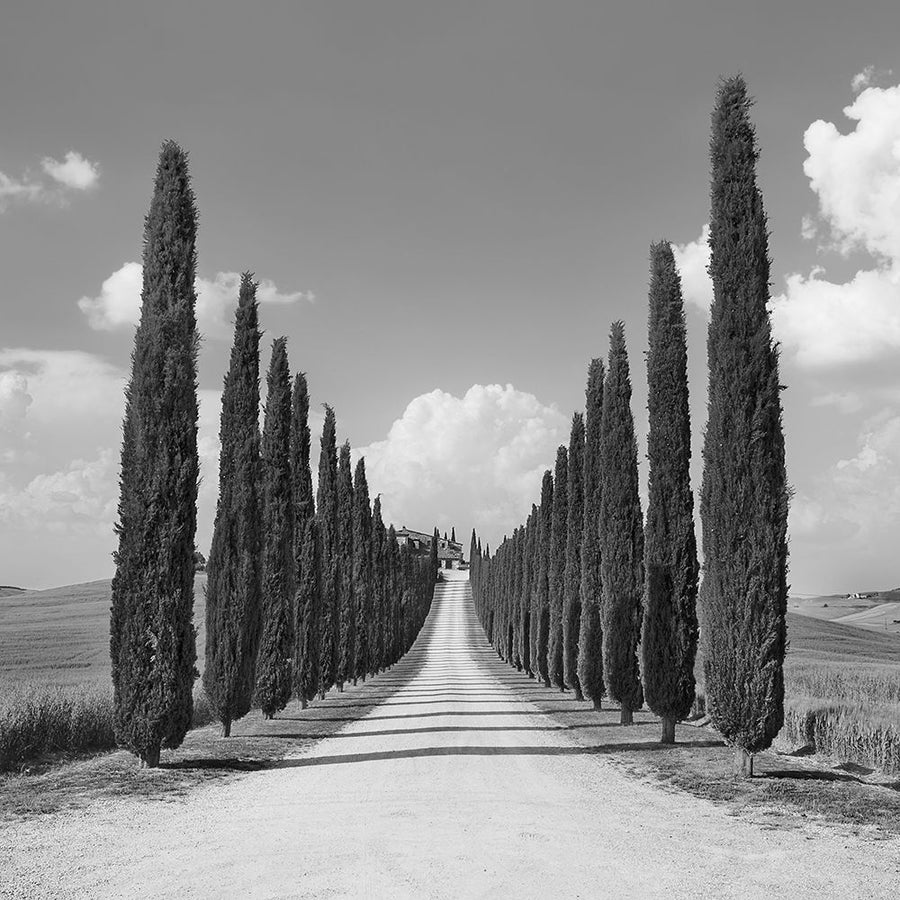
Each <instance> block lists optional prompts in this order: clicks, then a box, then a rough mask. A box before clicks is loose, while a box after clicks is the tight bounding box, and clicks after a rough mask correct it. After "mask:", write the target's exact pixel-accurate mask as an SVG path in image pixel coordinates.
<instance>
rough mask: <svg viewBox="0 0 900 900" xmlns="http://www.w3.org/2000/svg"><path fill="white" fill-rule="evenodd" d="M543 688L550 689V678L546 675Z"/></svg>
mask: <svg viewBox="0 0 900 900" xmlns="http://www.w3.org/2000/svg"><path fill="white" fill-rule="evenodd" d="M544 687H550V678H549V677H548V676H547V675H545V676H544Z"/></svg>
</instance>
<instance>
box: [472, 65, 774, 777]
mask: <svg viewBox="0 0 900 900" xmlns="http://www.w3.org/2000/svg"><path fill="white" fill-rule="evenodd" d="M751 104H752V101H751V99H750V98H749V96H748V93H747V88H746V84H745V83H744V80H743V79H742V78H741V77H735V78H730V79H726V80H723V81H722V83H721V84H720V86H719V90H718V96H717V102H716V106H715V109H714V111H713V115H712V139H711V142H710V157H711V213H710V237H709V242H710V248H711V261H710V267H709V272H710V275H711V277H712V281H713V288H714V301H713V305H712V310H711V317H710V324H709V337H708V347H707V350H708V364H709V402H708V415H709V417H708V421H707V426H706V432H705V442H704V448H703V463H704V467H703V485H702V490H701V495H700V518H701V523H702V529H703V579H702V585H701V586H700V588H699V603H698V582H699V565H698V558H697V544H696V538H695V532H694V518H693V511H694V499H693V494H692V492H691V485H690V477H689V464H690V456H691V444H690V442H691V426H690V417H689V408H688V384H687V347H686V337H685V319H684V304H683V300H682V291H681V282H680V278H679V275H678V271H677V268H676V265H675V260H674V256H673V253H672V249H671V246H670V245H669V244H668V243H667V242H661V243H657V244H653V245H652V246H651V249H650V290H649V317H648V323H649V345H648V352H647V381H648V387H649V401H648V406H649V422H650V430H649V436H648V447H647V456H648V460H649V505H648V509H647V515H646V518H644V517H643V515H642V511H641V504H640V498H639V493H638V467H637V443H636V440H635V432H634V421H633V417H632V412H631V382H630V375H629V366H628V354H627V350H626V344H625V331H624V326H623V324H622V323H621V322H615V323H613V326H612V330H611V333H610V345H609V356H608V360H607V364H606V366H605V368H604V365H603V362H602V361H601V360H600V359H595V360H592V362H591V364H590V367H589V370H588V383H587V391H586V409H585V413H584V414H582V413H580V412H579V413H576V414H575V416H574V418H573V421H572V428H571V435H570V440H569V445H568V447H565V446H561V447H560V448H559V450H558V452H557V457H556V465H555V469H554V471H553V472H551V471H550V470H548V471H546V472H545V473H544V476H543V482H542V485H541V502H540V505H534V506H532V509H531V513H530V515H529V516H528V518H527V520H526V521H525V523H524V524H522V525H521V526H519V527H518V528H516V529H515V530H514V531H513V533H512V535H511V536H507V537H505V538H504V540H503V542H502V543H501V544H500V546H499V547H498V548H497V549H496V551H495V552H494V553H493V554H492V553H491V552H490V548H488V547H486V546H485V547H484V548H482V545H481V541H480V539H479V538H478V536H477V534H476V532H475V531H473V532H472V539H471V547H470V555H471V576H470V577H471V581H472V587H473V595H474V599H475V605H476V609H477V612H478V615H479V617H480V619H481V622H482V624H483V626H484V629H485V632H486V634H487V636H488V639H489V640H490V642H491V643H492V644H493V646H494V647H495V648H496V650H497V652H498V653H499V655H500V656H501V658H503V659H505V660H506V661H508V662H509V663H510V665H513V666H515V667H516V668H518V669H520V670H522V671H524V672H527V673H528V674H529V675H532V676H536V677H538V678H540V679H542V680H543V682H544V683H545V684H546V685H548V686H549V685H551V684H552V685H555V686H556V687H558V688H560V689H561V690H565V689H566V688H570V689H571V690H573V692H574V694H575V696H576V697H577V698H579V699H581V697H582V696H583V695H586V696H587V697H588V698H590V700H591V701H593V703H594V706H595V707H597V708H600V705H601V703H602V700H603V698H604V697H609V698H610V699H612V700H613V701H615V702H616V703H618V705H619V708H620V710H621V722H622V723H623V724H628V723H630V722H631V721H632V717H633V713H634V712H635V711H636V710H639V709H641V708H642V706H643V705H644V703H646V704H647V705H648V706H649V708H650V709H651V710H652V711H653V712H654V713H656V714H657V715H658V716H659V717H660V719H661V722H662V740H663V742H665V743H672V742H674V740H675V724H676V722H678V721H680V720H682V719H684V718H686V717H687V716H688V715H689V713H690V710H691V708H692V705H693V702H694V697H695V679H694V663H695V658H696V653H697V647H698V638H699V634H700V627H699V624H698V612H699V618H700V621H701V622H702V631H703V660H704V676H705V692H706V704H707V709H708V712H709V714H710V716H711V718H712V721H713V723H714V725H715V726H716V727H717V729H718V730H719V731H720V732H721V733H722V735H723V736H724V737H725V738H726V740H728V741H729V743H731V744H732V746H733V747H734V749H735V773H736V774H739V775H749V774H752V765H753V759H752V757H753V754H754V753H756V752H759V751H761V750H763V749H765V748H767V747H768V746H770V744H771V743H772V741H773V739H774V738H775V736H776V735H777V734H778V731H779V730H780V728H781V725H782V721H783V702H784V680H783V675H782V667H783V661H784V654H785V647H786V626H785V614H786V607H787V512H788V499H789V489H788V484H787V478H786V473H785V461H784V437H783V432H782V422H781V418H782V412H781V401H780V392H781V390H782V388H781V385H780V382H779V376H778V348H777V345H776V344H774V343H773V340H772V335H771V327H770V322H769V315H768V311H767V302H768V299H769V265H770V261H769V256H768V230H767V224H766V216H765V212H764V210H763V204H762V196H761V193H760V191H759V188H758V187H757V183H756V163H757V159H758V156H759V149H758V145H757V141H756V135H755V131H754V128H753V125H752V123H751V120H750V115H749V111H750V107H751Z"/></svg>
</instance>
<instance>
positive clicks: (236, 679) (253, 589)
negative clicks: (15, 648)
mask: <svg viewBox="0 0 900 900" xmlns="http://www.w3.org/2000/svg"><path fill="white" fill-rule="evenodd" d="M259 339H260V332H259V315H258V310H257V302H256V283H255V282H254V281H253V279H252V276H250V275H249V274H248V273H244V275H242V276H241V288H240V294H239V296H238V308H237V313H236V315H235V324H234V344H233V346H232V348H231V363H230V366H229V369H228V374H227V375H226V376H225V385H224V388H223V390H222V416H221V423H220V428H219V441H220V444H221V448H222V449H221V452H220V455H219V502H218V506H217V508H216V521H215V526H214V529H213V539H212V548H211V550H210V554H209V562H208V563H207V567H206V571H207V582H206V664H205V667H204V669H203V689H204V691H205V692H206V695H207V697H209V701H210V704H211V705H212V708H213V709H214V710H215V712H216V715H217V716H218V718H219V721H220V722H221V723H222V731H223V734H224V735H225V736H226V737H227V736H228V735H229V734H231V723H232V721H234V720H235V719H240V718H241V717H242V716H245V715H246V714H247V713H248V712H249V711H250V705H251V700H252V697H253V685H254V675H255V670H256V657H257V651H258V647H259V637H260V624H261V615H262V612H261V611H262V565H261V559H260V551H261V549H262V522H261V508H262V507H261V498H260V495H259V485H260V461H259V448H260V438H259Z"/></svg>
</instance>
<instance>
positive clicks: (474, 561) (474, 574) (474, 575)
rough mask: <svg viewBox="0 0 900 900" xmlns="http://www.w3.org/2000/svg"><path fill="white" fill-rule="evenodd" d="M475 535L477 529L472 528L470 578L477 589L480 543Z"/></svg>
mask: <svg viewBox="0 0 900 900" xmlns="http://www.w3.org/2000/svg"><path fill="white" fill-rule="evenodd" d="M476 541H477V538H476V535H475V529H474V528H473V529H472V540H471V541H470V543H469V578H470V580H471V581H472V587H473V588H475V590H476V591H477V587H476V586H477V583H478V544H477V543H476Z"/></svg>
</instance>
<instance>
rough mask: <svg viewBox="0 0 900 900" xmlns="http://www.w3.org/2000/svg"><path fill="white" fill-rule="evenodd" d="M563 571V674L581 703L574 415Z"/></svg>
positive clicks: (580, 502) (579, 470)
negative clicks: (564, 568) (564, 567)
mask: <svg viewBox="0 0 900 900" xmlns="http://www.w3.org/2000/svg"><path fill="white" fill-rule="evenodd" d="M568 479H569V481H568V485H567V493H568V509H567V519H566V570H565V576H564V578H565V593H564V604H565V606H564V609H563V674H564V677H565V681H566V684H567V685H568V686H569V687H570V688H572V690H573V691H574V692H575V699H576V700H584V695H583V694H582V692H581V682H580V681H579V680H578V635H579V631H580V628H581V538H582V534H583V531H584V416H582V414H581V413H575V416H574V417H573V419H572V432H571V435H570V438H569V468H568Z"/></svg>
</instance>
